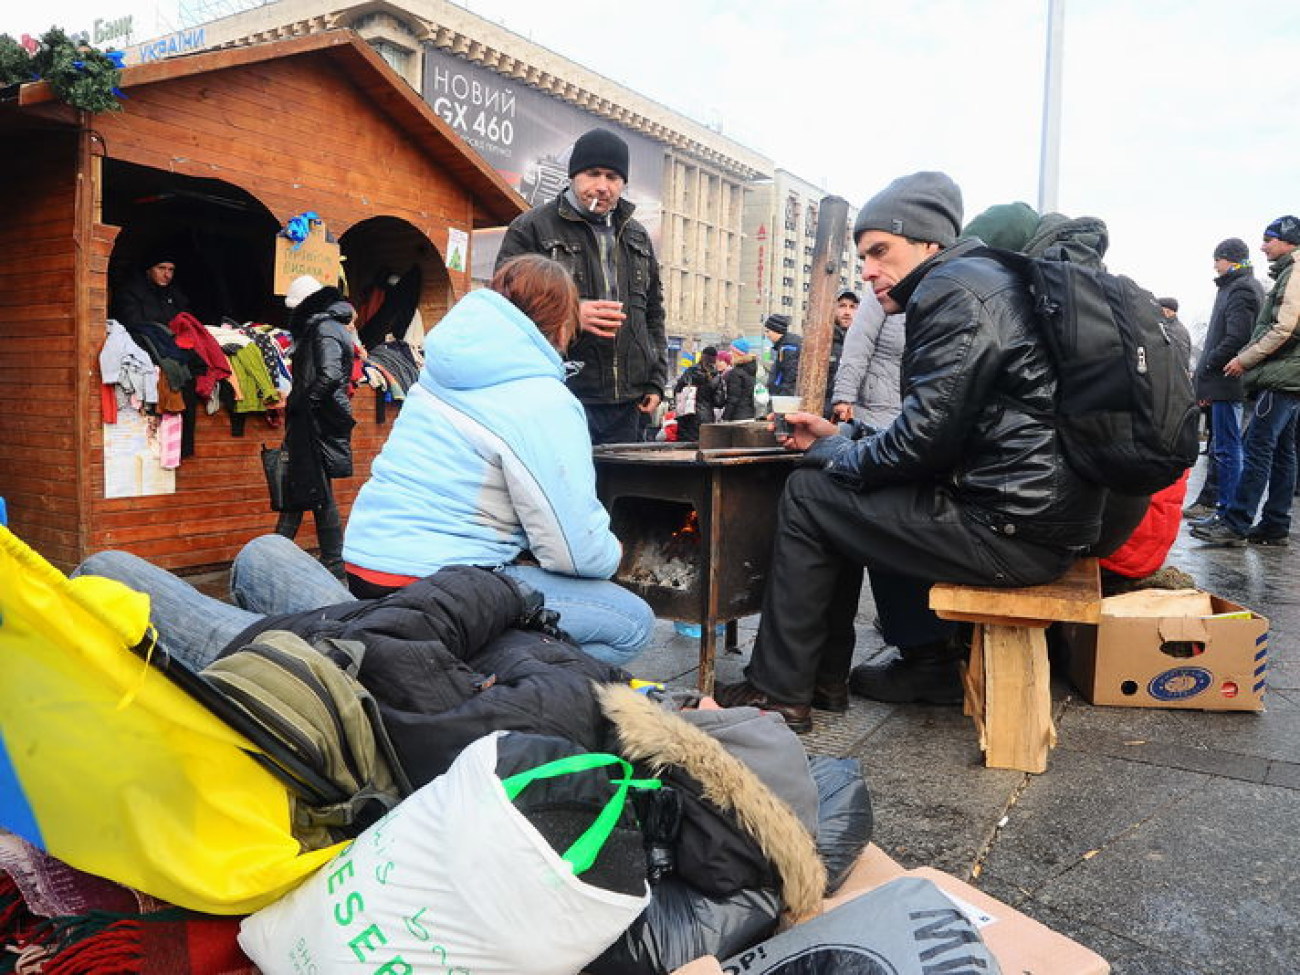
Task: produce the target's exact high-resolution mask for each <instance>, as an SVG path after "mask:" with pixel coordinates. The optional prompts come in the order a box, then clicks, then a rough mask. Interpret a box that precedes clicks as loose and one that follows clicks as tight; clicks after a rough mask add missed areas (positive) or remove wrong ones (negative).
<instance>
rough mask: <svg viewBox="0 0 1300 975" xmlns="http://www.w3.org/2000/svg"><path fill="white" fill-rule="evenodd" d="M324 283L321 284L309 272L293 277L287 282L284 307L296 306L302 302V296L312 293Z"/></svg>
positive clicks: (306, 296) (307, 296) (309, 295)
mask: <svg viewBox="0 0 1300 975" xmlns="http://www.w3.org/2000/svg"><path fill="white" fill-rule="evenodd" d="M323 287H325V285H323V284H321V283H320V282H319V281H317V280H316V279H315V278H313V277H312V276H311V275H310V274H304V275H302V276H301V277H297V278H294V279H293V281H292V282H290V284H289V290H288V291H286V292H285V294H284V307H286V308H297V307H298V306H299V305H301V304H302V302H303V299H304V298H309V297H311V296H312V295H314V294H315V293H316V292H317V291H319V290H320V289H321V288H323Z"/></svg>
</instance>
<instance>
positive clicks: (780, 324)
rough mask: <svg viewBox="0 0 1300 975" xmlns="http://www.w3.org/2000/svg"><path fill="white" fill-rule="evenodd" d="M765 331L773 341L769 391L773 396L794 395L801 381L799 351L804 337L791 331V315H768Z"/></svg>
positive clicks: (768, 381)
mask: <svg viewBox="0 0 1300 975" xmlns="http://www.w3.org/2000/svg"><path fill="white" fill-rule="evenodd" d="M763 331H764V332H766V333H767V338H768V341H769V342H771V343H772V368H771V370H769V372H768V377H767V391H768V392H769V393H770V394H772V395H773V396H794V395H796V393H797V390H796V389H795V387H796V386H797V385H798V382H799V353H800V352H801V351H802V349H803V339H802V338H800V337H799V336H798V335H795V334H794V333H793V332H791V331H790V316H789V315H768V316H767V320H766V321H764V322H763Z"/></svg>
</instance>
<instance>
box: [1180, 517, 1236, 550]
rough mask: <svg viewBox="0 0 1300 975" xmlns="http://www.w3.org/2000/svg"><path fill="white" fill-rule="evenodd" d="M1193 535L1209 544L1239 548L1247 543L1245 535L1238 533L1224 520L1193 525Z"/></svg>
mask: <svg viewBox="0 0 1300 975" xmlns="http://www.w3.org/2000/svg"><path fill="white" fill-rule="evenodd" d="M1192 537H1193V538H1195V539H1197V540H1199V541H1202V542H1205V543H1206V544H1207V545H1218V546H1221V547H1223V548H1238V547H1240V546H1242V545H1245V544H1246V536H1245V535H1238V534H1237V533H1236V532H1235V531H1233V530H1232V529H1231V528H1229V527H1228V526H1227V525H1225V524H1224V523H1223V522H1222V521H1215V522H1214V523H1213V524H1209V525H1193V526H1192Z"/></svg>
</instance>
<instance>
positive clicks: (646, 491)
mask: <svg viewBox="0 0 1300 975" xmlns="http://www.w3.org/2000/svg"><path fill="white" fill-rule="evenodd" d="M767 436H768V441H769V443H770V437H771V434H768V435H767ZM593 457H594V459H595V464H596V491H597V494H598V495H599V497H600V499H601V502H602V503H603V504H604V505H605V508H606V509H607V510H608V511H609V513H610V521H611V527H612V528H613V531H614V534H615V535H616V536H617V537H618V539H619V541H620V542H622V543H623V561H622V563H621V564H620V566H619V570H618V575H617V576H616V577H615V581H616V582H618V583H619V584H621V585H623V586H624V587H626V588H628V589H630V590H631V591H633V592H635V593H636V594H637V595H639V596H641V598H643V599H644V600H645V601H646V602H648V603H649V604H650V607H651V608H652V609H653V610H654V611H655V615H656V616H660V617H663V618H666V619H670V620H677V621H680V622H685V623H697V624H699V626H700V673H699V687H700V690H701V691H703V692H704V693H706V694H707V693H711V692H712V690H713V664H714V658H715V656H716V653H717V627H718V625H719V624H722V623H725V624H726V641H727V642H726V645H727V647H728V648H729V649H734V648H735V646H736V620H737V619H739V618H740V617H742V616H748V615H750V614H752V613H756V612H758V611H759V609H761V608H762V601H763V587H764V585H765V584H766V581H767V571H768V566H769V564H770V562H771V557H772V538H773V535H774V533H775V530H776V506H777V501H778V500H779V499H780V497H781V490H782V489H783V488H784V486H785V479H786V477H787V476H788V475H789V473H790V471H791V470H792V469H793V468H794V465H795V462H796V461H797V460H798V456H797V455H794V454H791V453H790V452H788V451H786V450H783V449H781V448H780V447H740V448H719V449H699V448H697V446H696V445H694V444H685V445H679V444H672V443H665V444H657V443H656V444H614V445H608V446H602V447H597V448H595V450H594V451H593Z"/></svg>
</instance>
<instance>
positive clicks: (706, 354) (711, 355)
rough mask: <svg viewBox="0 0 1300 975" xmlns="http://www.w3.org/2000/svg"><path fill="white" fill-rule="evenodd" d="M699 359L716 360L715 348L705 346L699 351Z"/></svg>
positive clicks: (716, 351)
mask: <svg viewBox="0 0 1300 975" xmlns="http://www.w3.org/2000/svg"><path fill="white" fill-rule="evenodd" d="M700 357H701V358H704V359H716V358H717V357H718V349H717V346H714V345H706V346H705V347H704V348H702V349H700Z"/></svg>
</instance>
